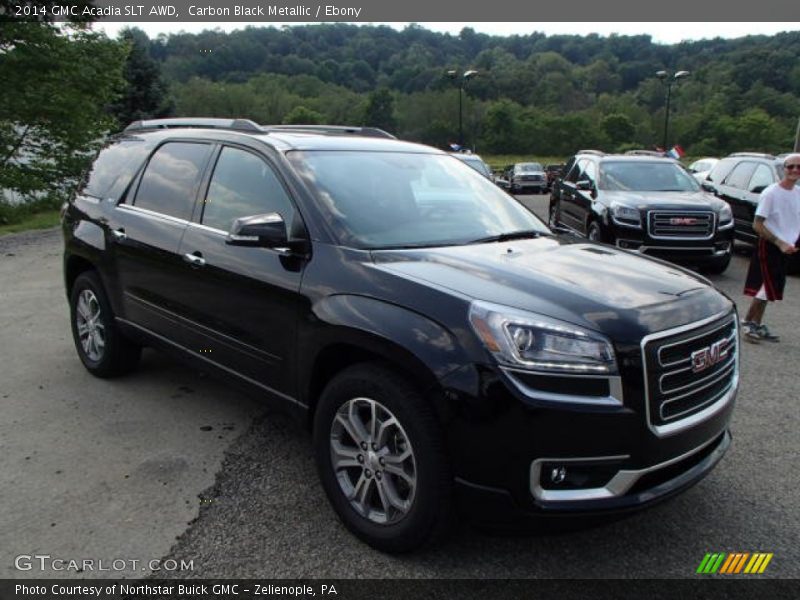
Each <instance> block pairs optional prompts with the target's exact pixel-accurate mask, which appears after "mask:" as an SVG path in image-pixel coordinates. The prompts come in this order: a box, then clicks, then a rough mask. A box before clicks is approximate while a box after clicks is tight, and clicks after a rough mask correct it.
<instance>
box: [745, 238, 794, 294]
mask: <svg viewBox="0 0 800 600" xmlns="http://www.w3.org/2000/svg"><path fill="white" fill-rule="evenodd" d="M785 285H786V255H785V254H784V253H783V252H781V250H780V248H778V247H777V246H776V245H775V244H771V243H769V242H768V241H766V240H764V239H761V238H759V240H758V243H757V244H756V249H755V251H754V252H753V256H752V257H751V258H750V268H749V269H748V270H747V279H746V280H745V284H744V293H745V295H747V296H755V295H757V294H758V292H759V290H761V288H762V286H763V288H764V294H765V295H766V297H767V300H768V301H769V302H773V301H775V300H783V288H784V286H785Z"/></svg>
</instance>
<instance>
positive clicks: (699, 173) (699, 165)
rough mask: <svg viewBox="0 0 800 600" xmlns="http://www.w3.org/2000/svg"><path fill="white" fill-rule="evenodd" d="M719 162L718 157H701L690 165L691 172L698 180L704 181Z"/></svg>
mask: <svg viewBox="0 0 800 600" xmlns="http://www.w3.org/2000/svg"><path fill="white" fill-rule="evenodd" d="M718 162H719V159H718V158H711V157H707V158H701V159H699V160H696V161H694V162H693V163H692V164H690V165H689V172H690V173H691V174H692V175H694V178H695V179H697V181H698V182H700V183H702V182H703V181H704V180H705V178H706V177H707V176H708V174H709V172H710V171H711V169H713V168H714V166H715V165H716V164H717V163H718Z"/></svg>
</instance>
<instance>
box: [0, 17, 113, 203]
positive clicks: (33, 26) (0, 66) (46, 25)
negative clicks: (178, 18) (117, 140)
mask: <svg viewBox="0 0 800 600" xmlns="http://www.w3.org/2000/svg"><path fill="white" fill-rule="evenodd" d="M0 29H2V34H0V35H1V37H0V81H2V85H1V86H0V190H2V189H10V190H13V191H15V192H17V193H19V194H21V195H23V196H37V197H41V196H58V197H62V196H63V193H64V192H65V191H66V190H67V189H68V188H69V186H70V185H72V184H74V182H75V181H76V180H77V178H78V177H79V176H80V174H81V172H82V170H83V168H84V166H85V165H86V163H87V161H88V160H89V159H90V158H91V153H92V151H93V150H94V149H95V148H96V147H97V146H98V145H99V143H100V142H101V140H102V137H103V134H104V133H105V132H107V131H108V130H109V127H110V126H111V125H112V120H111V119H110V118H109V116H108V114H107V113H106V111H105V108H106V106H107V105H108V104H109V103H110V102H112V101H113V100H114V99H115V98H116V95H117V94H118V92H119V90H120V89H121V87H122V64H123V61H124V58H125V48H124V47H123V46H122V45H121V44H118V43H117V42H114V41H111V40H109V39H108V38H106V37H105V36H104V35H101V34H97V33H92V32H90V31H87V30H86V29H85V28H83V27H82V26H81V25H80V24H75V23H66V24H62V25H60V26H59V27H56V26H55V25H53V24H52V23H50V22H47V21H35V22H20V21H11V22H6V23H4V24H3V26H2V28H0Z"/></svg>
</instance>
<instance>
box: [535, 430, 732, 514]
mask: <svg viewBox="0 0 800 600" xmlns="http://www.w3.org/2000/svg"><path fill="white" fill-rule="evenodd" d="M717 439H718V437H714V438H713V439H711V440H708V441H707V442H705V443H703V444H701V445H699V446H697V447H696V448H693V449H692V450H689V451H688V452H685V453H683V454H681V455H680V456H676V457H674V458H671V459H669V460H666V461H664V462H661V463H658V464H656V465H651V466H649V467H645V468H643V469H622V470H620V471H618V472H617V474H616V475H614V477H612V478H611V479H610V480H609V482H608V483H607V484H606V485H604V486H603V487H599V488H584V489H576V490H546V489H544V488H543V487H542V486H541V484H540V479H541V473H542V465H544V463H548V462H549V463H567V464H568V463H575V462H580V463H591V462H608V461H614V460H627V459H628V458H630V455H627V454H623V455H618V456H593V457H588V458H538V459H536V460H534V461H533V462H532V463H531V468H530V490H531V494H533V497H534V498H536V499H537V500H539V501H541V502H580V501H585V500H602V499H607V498H618V497H620V496H623V495H625V494H626V493H627V492H628V490H630V489H631V488H632V487H633V486H634V484H635V483H636V482H637V481H639V479H641V478H642V477H643V476H644V475H647V474H648V473H653V472H654V471H658V470H660V469H663V468H666V467H669V466H670V465H673V464H675V463H677V462H680V461H682V460H684V459H686V458H689V457H690V456H692V455H693V454H697V453H698V452H702V451H703V450H704V449H705V448H707V447H708V446H709V445H711V444H712V443H714V441H716V440H717Z"/></svg>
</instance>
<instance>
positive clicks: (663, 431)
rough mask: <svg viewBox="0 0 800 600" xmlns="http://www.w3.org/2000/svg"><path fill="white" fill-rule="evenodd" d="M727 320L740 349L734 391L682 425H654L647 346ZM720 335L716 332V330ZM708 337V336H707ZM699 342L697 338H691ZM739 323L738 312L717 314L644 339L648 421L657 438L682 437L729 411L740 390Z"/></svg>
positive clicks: (680, 420)
mask: <svg viewBox="0 0 800 600" xmlns="http://www.w3.org/2000/svg"><path fill="white" fill-rule="evenodd" d="M726 316H729V317H730V320H731V321H732V322H733V329H734V339H735V340H736V347H735V349H734V352H735V362H734V368H733V377H732V379H731V385H730V387H729V388H728V389H727V390H726V391H725V393H724V394H723V395H722V396H721V397H720V398H719V399H717V400H716V401H714V402H713V403H712V404H710V405H709V406H707V407H706V408H704V409H703V410H701V411H699V412H696V413H694V414H693V415H691V416H689V417H685V418H683V419H679V420H678V421H674V422H672V423H668V424H664V425H654V424H653V421H652V418H651V417H652V415H651V413H650V391H649V390H650V380H649V377H648V370H647V355H646V351H645V348H646V347H647V344H649V343H650V342H651V341H653V340H658V339H660V338H664V337H669V336H672V335H676V334H680V333H683V332H685V331H691V330H692V329H699V328H701V327H703V326H705V325H708V324H709V323H713V322H714V321H715V320H720V319H724V318H725V317H726ZM731 321H727V320H726V322H725V325H728V324H730V322H731ZM713 331H716V329H713V330H712V332H713ZM703 335H705V334H703ZM691 339H695V338H690V341H691ZM739 346H740V344H739V322H738V320H737V315H736V311H735V310H731V311H723V312H720V313H717V314H716V315H714V316H712V317H708V318H706V319H702V320H701V321H696V322H694V323H689V324H688V325H682V326H680V327H673V328H672V329H665V330H664V331H657V332H655V333H651V334H650V335H646V336H645V337H643V338H642V341H641V342H640V348H641V355H642V371H643V376H644V408H645V420H646V422H647V427H648V429H650V431H652V432H653V433H654V434H655V435H656V436H657V437H660V438H663V437H669V436H671V435H675V434H676V433H680V432H681V431H685V430H686V429H690V428H691V427H694V426H695V425H697V424H698V423H702V422H703V421H705V420H707V419H710V418H711V417H712V416H714V415H715V414H717V413H718V412H720V411H721V410H722V409H723V408H725V407H726V406H727V405H728V404H729V403H730V402H731V401H733V399H734V398H735V397H736V392H737V390H738V388H739V360H740V354H741V353H740V348H739Z"/></svg>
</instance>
